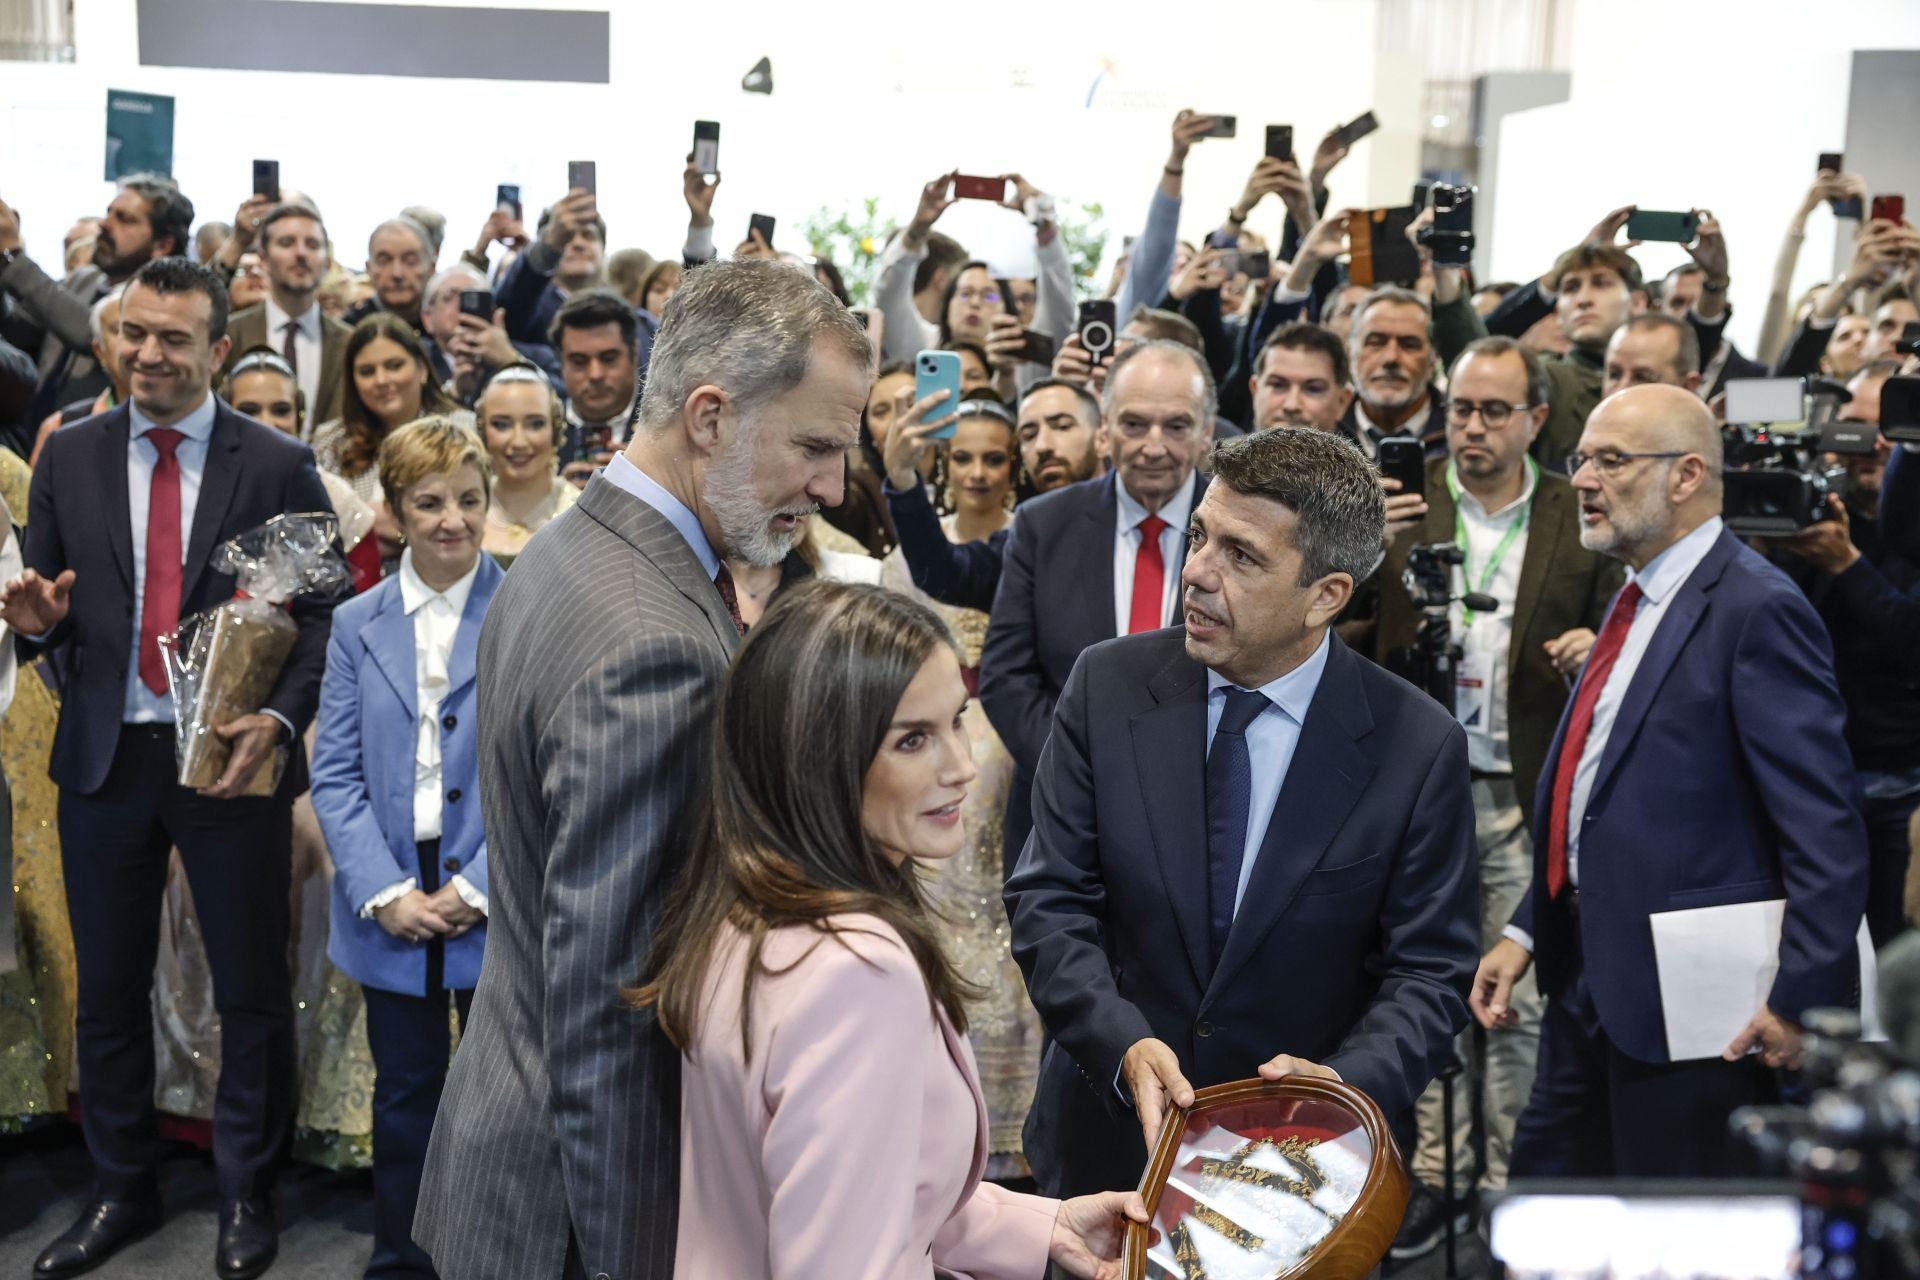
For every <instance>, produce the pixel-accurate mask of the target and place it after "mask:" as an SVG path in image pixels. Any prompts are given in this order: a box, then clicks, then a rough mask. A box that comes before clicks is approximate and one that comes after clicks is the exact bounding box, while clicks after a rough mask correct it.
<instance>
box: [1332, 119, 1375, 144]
mask: <svg viewBox="0 0 1920 1280" xmlns="http://www.w3.org/2000/svg"><path fill="white" fill-rule="evenodd" d="M1379 127H1380V122H1379V121H1378V120H1375V119H1374V118H1373V112H1371V111H1365V112H1362V113H1361V114H1360V115H1359V116H1357V117H1355V118H1354V119H1352V120H1350V121H1348V122H1347V123H1346V124H1343V125H1341V126H1340V144H1341V145H1342V146H1347V147H1350V146H1352V145H1353V144H1354V143H1356V142H1358V141H1360V139H1362V138H1364V137H1366V136H1367V135H1368V134H1370V133H1372V132H1373V131H1374V130H1376V129H1378V128H1379Z"/></svg>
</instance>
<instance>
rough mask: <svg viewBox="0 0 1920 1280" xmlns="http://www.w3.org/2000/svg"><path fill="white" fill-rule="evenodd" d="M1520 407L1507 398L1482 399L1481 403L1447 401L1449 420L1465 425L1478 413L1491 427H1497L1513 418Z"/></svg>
mask: <svg viewBox="0 0 1920 1280" xmlns="http://www.w3.org/2000/svg"><path fill="white" fill-rule="evenodd" d="M1518 407H1519V406H1518V405H1511V404H1508V403H1507V402H1506V401H1505V400H1482V401H1481V402H1480V403H1479V404H1475V403H1474V402H1473V401H1471V400H1449V401H1447V421H1449V422H1455V423H1460V424H1461V425H1465V424H1466V422H1467V420H1468V419H1470V418H1472V417H1473V415H1474V414H1475V413H1478V414H1479V415H1480V421H1482V422H1484V423H1486V424H1487V425H1488V426H1490V427H1497V426H1500V425H1501V424H1502V423H1504V422H1506V420H1507V419H1508V418H1511V417H1512V416H1513V411H1514V410H1515V409H1516V408H1518Z"/></svg>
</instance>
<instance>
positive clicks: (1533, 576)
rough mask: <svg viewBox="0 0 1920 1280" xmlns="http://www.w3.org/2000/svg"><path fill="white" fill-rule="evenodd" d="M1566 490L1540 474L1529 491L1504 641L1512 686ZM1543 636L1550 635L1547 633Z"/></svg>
mask: <svg viewBox="0 0 1920 1280" xmlns="http://www.w3.org/2000/svg"><path fill="white" fill-rule="evenodd" d="M1568 492H1569V491H1568V490H1563V489H1561V488H1560V487H1559V486H1558V485H1550V484H1548V483H1547V477H1546V476H1545V475H1542V476H1541V477H1540V479H1539V481H1538V482H1537V483H1536V485H1535V487H1534V491H1533V506H1532V508H1531V509H1530V510H1529V511H1528V512H1527V550H1526V554H1524V555H1523V556H1521V557H1520V585H1519V586H1518V587H1516V588H1515V589H1514V599H1513V623H1514V632H1513V635H1512V637H1511V638H1510V639H1509V640H1508V642H1507V680H1508V682H1509V683H1508V686H1507V687H1508V689H1509V690H1511V689H1512V687H1513V686H1512V683H1511V681H1512V680H1513V673H1514V672H1515V671H1516V670H1517V669H1518V668H1519V665H1520V661H1519V660H1520V654H1521V653H1522V652H1524V651H1526V647H1527V645H1528V643H1529V635H1530V627H1531V624H1532V621H1533V615H1534V613H1535V612H1536V611H1537V610H1538V608H1539V605H1540V593H1541V592H1542V591H1544V590H1545V589H1546V584H1547V570H1548V568H1549V567H1550V566H1551V565H1552V564H1553V557H1554V554H1555V552H1556V551H1557V550H1558V548H1559V545H1560V534H1561V525H1562V524H1563V523H1565V520H1564V517H1563V516H1562V510H1563V503H1564V502H1565V500H1566V497H1567V494H1568ZM1543 639H1552V637H1551V636H1547V637H1543Z"/></svg>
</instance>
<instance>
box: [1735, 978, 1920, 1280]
mask: <svg viewBox="0 0 1920 1280" xmlns="http://www.w3.org/2000/svg"><path fill="white" fill-rule="evenodd" d="M1805 1029H1806V1036H1805V1040H1804V1045H1803V1049H1802V1062H1801V1076H1802V1079H1803V1080H1805V1081H1806V1082H1807V1084H1808V1085H1809V1086H1810V1087H1811V1089H1812V1101H1811V1102H1810V1103H1809V1104H1808V1105H1806V1106H1804V1107H1792V1106H1777V1107H1743V1108H1741V1109H1740V1110H1738V1111H1736V1112H1734V1113H1733V1118H1732V1122H1731V1123H1732V1125H1733V1130H1734V1133H1735V1134H1736V1135H1738V1136H1739V1137H1740V1138H1741V1139H1744V1141H1745V1143H1746V1146H1747V1148H1748V1149H1749V1150H1750V1151H1751V1153H1752V1154H1753V1156H1754V1158H1755V1159H1756V1160H1757V1162H1758V1163H1759V1165H1760V1166H1761V1168H1760V1171H1761V1172H1762V1173H1764V1174H1766V1175H1769V1176H1775V1177H1789V1178H1792V1179H1793V1180H1794V1181H1795V1182H1797V1183H1798V1184H1799V1187H1800V1200H1801V1203H1802V1206H1803V1228H1802V1244H1801V1252H1800V1275H1801V1276H1802V1277H1803V1278H1804V1280H1911V1278H1913V1277H1920V1069H1916V1067H1915V1064H1914V1063H1912V1062H1909V1061H1906V1060H1905V1059H1903V1058H1901V1057H1900V1056H1899V1055H1898V1054H1897V1053H1896V1052H1895V1051H1894V1050H1892V1049H1891V1048H1890V1047H1889V1046H1887V1045H1886V1044H1884V1043H1866V1042H1863V1041H1862V1040H1861V1039H1860V1030H1861V1027H1860V1016H1859V1015H1858V1014H1857V1013H1854V1012H1853V1011H1851V1010H1842V1009H1818V1010H1813V1011H1811V1012H1809V1013H1808V1014H1807V1016H1806V1023H1805Z"/></svg>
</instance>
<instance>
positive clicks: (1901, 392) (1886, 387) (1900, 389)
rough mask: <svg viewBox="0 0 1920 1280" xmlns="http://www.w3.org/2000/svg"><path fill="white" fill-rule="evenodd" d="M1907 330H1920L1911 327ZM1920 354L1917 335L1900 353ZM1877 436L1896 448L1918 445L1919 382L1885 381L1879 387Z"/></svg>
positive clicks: (1907, 379)
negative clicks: (1884, 438) (1903, 445)
mask: <svg viewBox="0 0 1920 1280" xmlns="http://www.w3.org/2000/svg"><path fill="white" fill-rule="evenodd" d="M1907 328H1908V330H1910V331H1911V330H1920V324H1910V325H1908V326H1907ZM1909 346H1911V347H1913V348H1915V350H1914V351H1913V352H1910V354H1920V334H1916V335H1915V338H1914V341H1913V342H1912V343H1906V342H1902V343H1901V344H1900V349H1901V350H1902V351H1907V349H1908V347H1909ZM1880 434H1881V435H1883V436H1885V437H1886V438H1887V439H1889V440H1891V441H1893V442H1894V443H1895V444H1920V378H1915V377H1898V378H1888V379H1887V380H1886V381H1885V382H1883V383H1881V384H1880Z"/></svg>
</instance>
